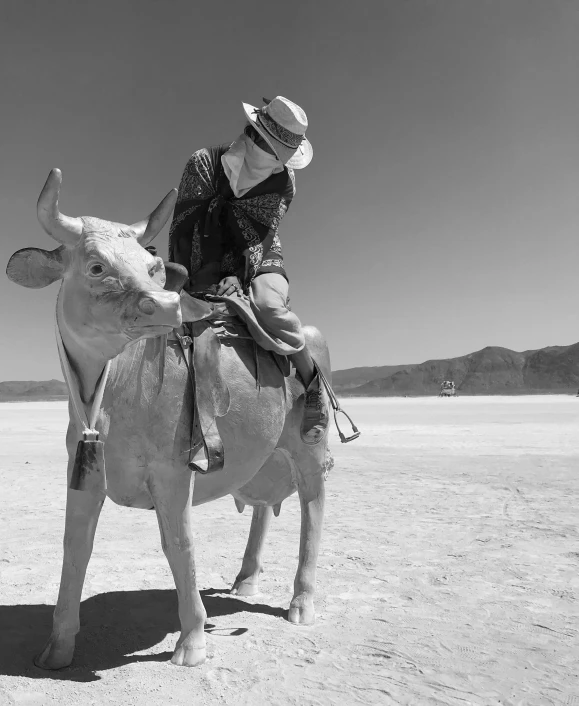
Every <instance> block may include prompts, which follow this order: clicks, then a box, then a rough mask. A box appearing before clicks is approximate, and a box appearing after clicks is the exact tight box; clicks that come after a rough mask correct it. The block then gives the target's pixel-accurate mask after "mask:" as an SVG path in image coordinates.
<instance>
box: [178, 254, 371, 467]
mask: <svg viewBox="0 0 579 706" xmlns="http://www.w3.org/2000/svg"><path fill="white" fill-rule="evenodd" d="M165 271H166V274H167V281H166V284H165V289H167V290H171V291H175V292H180V296H181V312H182V317H183V324H182V325H181V327H180V329H178V330H177V329H176V330H174V331H173V333H172V334H170V335H169V336H168V338H167V343H168V345H177V346H179V348H180V349H181V352H182V354H183V357H184V359H185V361H186V363H187V368H188V371H189V379H190V382H191V387H192V390H193V399H194V403H193V404H194V409H193V415H192V418H193V421H192V429H191V442H190V446H189V462H188V465H189V468H190V469H191V470H192V471H197V472H199V473H211V472H214V471H219V470H221V469H222V468H223V465H224V463H225V458H224V450H223V442H222V440H221V437H220V435H219V431H218V429H217V424H216V419H217V417H224V416H225V415H226V414H227V412H228V411H229V405H230V396H229V387H228V385H227V381H226V380H225V378H224V377H223V374H222V372H221V356H220V349H221V344H222V341H224V340H227V341H229V342H232V341H235V340H250V341H253V345H254V351H255V377H256V385H257V387H258V388H259V387H260V373H259V357H258V350H257V347H258V346H259V347H260V348H262V349H264V350H266V351H268V352H269V353H270V355H271V356H272V359H273V361H274V362H275V363H276V365H277V366H278V368H279V370H280V372H281V373H282V375H283V376H284V377H288V376H289V374H290V364H289V359H288V356H290V355H292V354H294V353H297V352H298V350H297V349H295V348H293V347H292V346H290V345H288V344H287V343H284V342H283V341H281V340H280V339H279V338H277V337H275V336H273V335H272V334H271V333H269V332H268V331H267V330H266V329H265V328H264V327H263V326H262V325H261V324H260V322H259V320H258V319H257V317H256V316H255V313H254V311H253V310H252V308H251V305H250V301H249V298H248V297H246V296H231V297H229V296H228V297H224V296H219V295H218V294H216V291H217V287H216V286H214V287H212V288H210V289H208V290H205V291H203V292H194V293H192V294H190V293H188V292H186V291H184V290H182V288H183V285H184V283H185V282H186V280H187V279H188V276H189V275H188V272H187V270H186V269H185V267H183V266H182V265H178V264H176V263H173V262H166V263H165ZM316 370H317V372H318V375H319V376H320V380H321V382H322V383H323V385H324V387H325V388H326V391H327V393H328V396H329V400H330V404H331V406H332V408H333V410H334V421H335V424H336V427H337V429H338V433H339V436H340V440H341V441H342V443H347V442H349V441H353V440H354V439H357V438H358V437H359V436H360V432H359V431H358V429H357V428H356V426H355V425H354V423H353V422H352V420H351V419H350V417H349V415H348V414H347V413H346V412H344V410H343V409H342V408H341V407H340V404H339V402H338V400H337V398H336V396H335V394H334V392H333V390H332V388H331V386H330V384H329V382H328V381H327V379H326V378H325V376H324V375H323V373H322V371H321V370H320V369H319V367H318V366H317V364H316ZM338 414H343V415H345V416H346V417H347V419H348V421H349V422H350V424H351V426H352V430H353V432H354V433H353V434H352V435H351V436H349V437H347V436H345V435H344V434H343V433H342V431H341V429H340V427H339V425H338V419H337V415H338ZM201 449H203V450H204V456H200V455H199V452H200V451H201Z"/></svg>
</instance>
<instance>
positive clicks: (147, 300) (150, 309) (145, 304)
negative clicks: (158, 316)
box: [138, 297, 157, 316]
mask: <svg viewBox="0 0 579 706" xmlns="http://www.w3.org/2000/svg"><path fill="white" fill-rule="evenodd" d="M138 307H139V311H140V312H141V313H142V314H146V315H147V316H152V315H153V314H154V313H155V311H156V309H157V305H156V304H155V302H154V300H153V299H151V297H143V298H142V299H140V300H139V304H138Z"/></svg>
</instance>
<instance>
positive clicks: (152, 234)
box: [131, 189, 177, 247]
mask: <svg viewBox="0 0 579 706" xmlns="http://www.w3.org/2000/svg"><path fill="white" fill-rule="evenodd" d="M176 200H177V189H171V191H169V193H168V194H167V196H165V198H164V199H163V200H162V201H161V203H160V204H159V205H158V206H157V208H156V209H155V210H154V211H153V213H151V215H150V216H149V217H148V218H146V219H145V220H144V221H138V223H133V225H132V226H131V228H132V229H133V230H134V231H135V237H136V238H137V240H138V241H139V243H140V244H141V245H142V246H143V247H145V246H147V245H148V244H149V243H150V242H151V241H152V240H153V238H156V237H157V235H159V233H160V232H161V230H162V229H163V226H164V225H165V223H167V220H168V218H169V216H170V215H171V211H172V210H173V209H174V208H175V201H176Z"/></svg>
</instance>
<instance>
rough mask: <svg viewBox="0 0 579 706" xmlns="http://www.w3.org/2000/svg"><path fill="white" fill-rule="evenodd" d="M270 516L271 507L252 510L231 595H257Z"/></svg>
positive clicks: (257, 507)
mask: <svg viewBox="0 0 579 706" xmlns="http://www.w3.org/2000/svg"><path fill="white" fill-rule="evenodd" d="M271 516H272V508H271V507H268V506H261V505H260V506H256V507H254V508H253V516H252V518H251V529H250V530H249V537H248V539H247V546H246V547H245V554H244V555H243V562H242V564H241V570H240V572H239V573H238V574H237V578H236V579H235V583H234V584H233V588H232V589H231V593H233V594H237V595H238V596H255V594H256V593H258V591H259V575H260V574H261V572H262V571H263V562H262V556H263V547H264V545H265V537H266V535H267V530H268V527H269V523H270V521H271Z"/></svg>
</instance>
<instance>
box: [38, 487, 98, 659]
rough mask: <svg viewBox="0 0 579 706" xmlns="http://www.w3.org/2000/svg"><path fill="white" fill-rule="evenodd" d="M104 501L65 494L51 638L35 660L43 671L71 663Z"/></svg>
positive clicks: (77, 492) (71, 492) (77, 493)
mask: <svg viewBox="0 0 579 706" xmlns="http://www.w3.org/2000/svg"><path fill="white" fill-rule="evenodd" d="M104 499H105V495H104V493H102V494H93V493H89V492H85V491H81V490H68V493H67V496H66V523H65V530H64V556H63V562H62V576H61V579H60V590H59V592H58V601H57V603H56V608H55V609H54V617H53V625H52V634H51V635H50V639H49V640H48V642H47V644H46V646H45V647H44V649H43V650H42V652H41V653H40V654H39V655H38V656H37V657H36V659H35V660H34V663H35V664H36V665H37V666H38V667H41V668H42V669H61V668H62V667H68V665H69V664H70V663H71V662H72V657H73V655H74V643H75V638H76V634H77V632H78V631H79V630H80V620H79V607H80V598H81V594H82V586H83V583H84V577H85V575H86V568H87V566H88V562H89V559H90V555H91V552H92V545H93V541H94V535H95V531H96V527H97V523H98V519H99V515H100V512H101V508H102V506H103V502H104Z"/></svg>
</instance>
